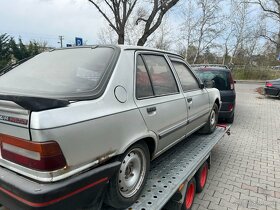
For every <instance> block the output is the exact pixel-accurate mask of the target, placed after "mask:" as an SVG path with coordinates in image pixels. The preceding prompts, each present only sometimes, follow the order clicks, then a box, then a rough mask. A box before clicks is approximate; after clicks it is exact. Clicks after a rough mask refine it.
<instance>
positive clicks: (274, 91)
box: [264, 87, 280, 96]
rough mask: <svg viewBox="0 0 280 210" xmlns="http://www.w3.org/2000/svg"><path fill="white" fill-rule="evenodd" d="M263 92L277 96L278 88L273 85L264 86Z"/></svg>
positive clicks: (279, 92) (279, 91) (279, 90)
mask: <svg viewBox="0 0 280 210" xmlns="http://www.w3.org/2000/svg"><path fill="white" fill-rule="evenodd" d="M264 94H265V95H269V96H279V94H280V89H278V88H273V87H265V88H264Z"/></svg>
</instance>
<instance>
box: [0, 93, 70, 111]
mask: <svg viewBox="0 0 280 210" xmlns="http://www.w3.org/2000/svg"><path fill="white" fill-rule="evenodd" d="M0 100H4V101H13V102H15V103H16V104H18V105H19V106H21V107H23V108H24V109H27V110H30V111H44V110H48V109H55V108H61V107H66V106H68V104H70V103H69V101H67V100H62V99H52V98H41V97H30V96H13V95H0Z"/></svg>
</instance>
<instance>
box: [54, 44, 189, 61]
mask: <svg viewBox="0 0 280 210" xmlns="http://www.w3.org/2000/svg"><path fill="white" fill-rule="evenodd" d="M96 47H112V48H119V49H121V50H142V51H151V52H159V53H165V54H169V55H173V56H176V57H179V58H181V59H184V58H183V57H182V56H181V55H179V54H177V53H174V52H171V51H166V50H160V49H156V48H152V47H144V46H135V45H109V44H108V45H106V44H100V45H84V46H73V47H63V48H57V49H51V50H50V51H52V50H67V49H77V48H96Z"/></svg>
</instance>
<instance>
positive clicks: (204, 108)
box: [171, 58, 210, 133]
mask: <svg viewBox="0 0 280 210" xmlns="http://www.w3.org/2000/svg"><path fill="white" fill-rule="evenodd" d="M171 63H172V65H173V67H174V69H175V71H176V73H177V75H178V77H179V80H180V82H181V85H182V89H183V92H184V97H185V100H186V104H187V112H188V125H187V132H188V133H189V132H193V131H194V130H196V129H197V128H199V127H201V126H202V125H203V124H204V123H205V122H206V121H207V119H208V117H209V113H210V107H209V95H208V92H207V90H206V89H205V88H200V80H199V79H198V78H197V77H196V76H195V75H194V74H193V72H192V71H191V70H190V68H189V67H188V66H187V64H186V63H185V62H184V61H183V60H180V59H178V58H171Z"/></svg>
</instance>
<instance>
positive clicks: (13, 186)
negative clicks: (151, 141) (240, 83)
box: [0, 162, 120, 210]
mask: <svg viewBox="0 0 280 210" xmlns="http://www.w3.org/2000/svg"><path fill="white" fill-rule="evenodd" d="M119 165H120V162H113V163H109V164H106V165H103V166H100V167H98V168H95V169H92V170H89V171H87V172H85V173H83V174H80V175H77V176H73V177H70V178H68V179H65V180H62V181H59V182H54V183H37V182H34V181H32V180H29V179H26V178H25V177H22V176H20V175H18V174H16V173H13V172H11V171H9V170H7V169H4V168H2V167H0V203H1V204H2V205H4V206H6V207H8V208H9V209H11V210H13V209H15V210H18V209H21V210H25V209H48V210H52V209H73V210H74V209H77V208H81V207H85V206H87V205H94V206H100V205H101V203H102V201H103V195H104V192H105V189H106V186H107V184H108V181H109V179H110V178H111V176H113V175H114V174H115V173H116V171H117V170H118V168H119Z"/></svg>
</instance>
